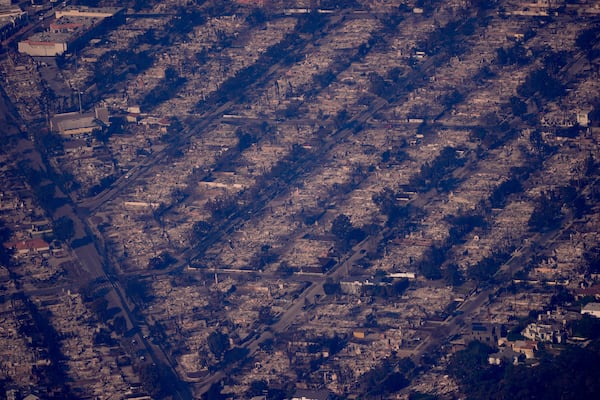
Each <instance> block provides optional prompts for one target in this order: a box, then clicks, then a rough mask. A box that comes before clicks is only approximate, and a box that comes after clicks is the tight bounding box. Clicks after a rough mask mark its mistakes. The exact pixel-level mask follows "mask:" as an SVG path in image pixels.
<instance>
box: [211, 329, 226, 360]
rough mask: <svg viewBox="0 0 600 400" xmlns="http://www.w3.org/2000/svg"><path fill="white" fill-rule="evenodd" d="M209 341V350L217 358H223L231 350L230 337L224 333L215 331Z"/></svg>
mask: <svg viewBox="0 0 600 400" xmlns="http://www.w3.org/2000/svg"><path fill="white" fill-rule="evenodd" d="M207 340H208V348H209V350H210V351H211V353H213V354H214V356H215V357H216V358H221V357H222V356H223V354H224V353H225V352H226V351H227V350H229V336H228V335H227V334H225V333H223V332H218V331H214V332H212V333H211V334H210V335H208V339H207Z"/></svg>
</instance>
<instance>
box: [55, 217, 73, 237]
mask: <svg viewBox="0 0 600 400" xmlns="http://www.w3.org/2000/svg"><path fill="white" fill-rule="evenodd" d="M52 231H53V233H54V238H56V240H60V241H62V242H66V241H68V240H70V239H72V238H73V236H75V226H74V223H73V220H72V219H71V218H69V217H67V216H66V215H65V216H62V217H60V218H58V219H57V220H55V221H54V223H53V224H52Z"/></svg>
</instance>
